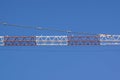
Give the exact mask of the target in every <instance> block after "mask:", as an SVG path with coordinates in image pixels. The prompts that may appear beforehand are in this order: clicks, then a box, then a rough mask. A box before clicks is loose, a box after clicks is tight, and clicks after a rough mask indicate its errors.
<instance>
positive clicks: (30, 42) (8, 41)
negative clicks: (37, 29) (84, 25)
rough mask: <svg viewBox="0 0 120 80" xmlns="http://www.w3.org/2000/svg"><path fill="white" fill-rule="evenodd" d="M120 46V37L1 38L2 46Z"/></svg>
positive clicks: (0, 44)
mask: <svg viewBox="0 0 120 80" xmlns="http://www.w3.org/2000/svg"><path fill="white" fill-rule="evenodd" d="M43 45H59V46H63V45H64V46H78V45H120V35H104V34H100V35H90V36H0V46H43Z"/></svg>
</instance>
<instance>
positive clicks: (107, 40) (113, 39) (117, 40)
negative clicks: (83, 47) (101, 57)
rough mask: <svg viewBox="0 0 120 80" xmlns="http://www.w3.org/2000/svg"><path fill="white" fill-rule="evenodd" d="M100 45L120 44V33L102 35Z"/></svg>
mask: <svg viewBox="0 0 120 80" xmlns="http://www.w3.org/2000/svg"><path fill="white" fill-rule="evenodd" d="M100 45H120V35H104V34H101V35H100Z"/></svg>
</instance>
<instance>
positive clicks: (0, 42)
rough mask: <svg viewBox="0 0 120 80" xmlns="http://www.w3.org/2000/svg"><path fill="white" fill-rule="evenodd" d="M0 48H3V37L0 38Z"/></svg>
mask: <svg viewBox="0 0 120 80" xmlns="http://www.w3.org/2000/svg"><path fill="white" fill-rule="evenodd" d="M0 46H4V36H0Z"/></svg>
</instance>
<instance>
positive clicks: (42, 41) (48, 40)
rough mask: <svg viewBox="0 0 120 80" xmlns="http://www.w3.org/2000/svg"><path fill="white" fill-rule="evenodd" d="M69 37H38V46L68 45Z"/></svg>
mask: <svg viewBox="0 0 120 80" xmlns="http://www.w3.org/2000/svg"><path fill="white" fill-rule="evenodd" d="M67 41H68V39H67V36H36V43H37V45H68V42H67Z"/></svg>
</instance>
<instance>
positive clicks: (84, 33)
mask: <svg viewBox="0 0 120 80" xmlns="http://www.w3.org/2000/svg"><path fill="white" fill-rule="evenodd" d="M0 24H2V25H4V26H12V27H19V28H31V29H36V30H49V31H58V32H65V33H71V34H77V35H97V34H91V33H86V32H74V31H71V30H60V29H54V28H46V27H35V26H24V25H16V24H9V23H6V22H0Z"/></svg>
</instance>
